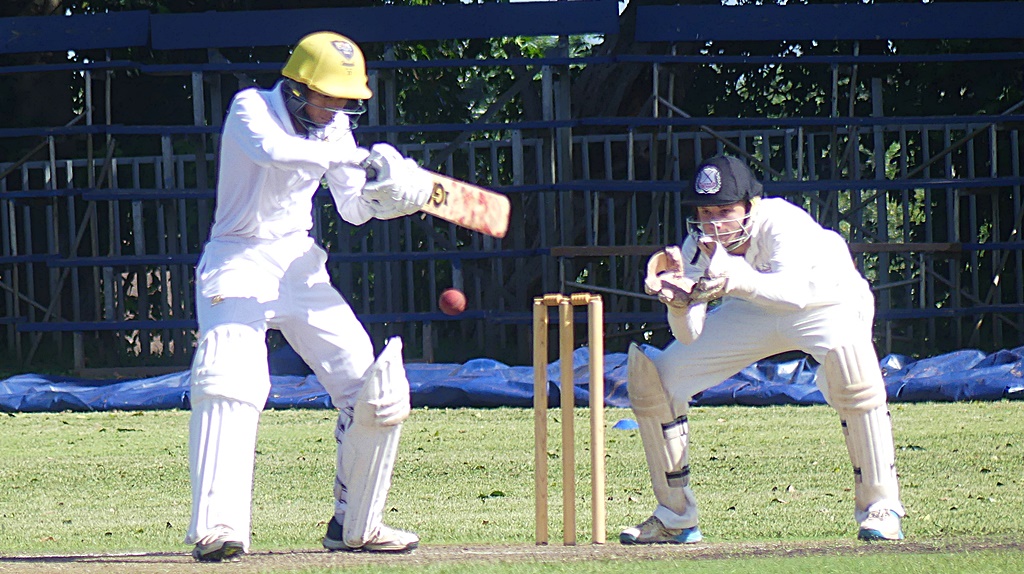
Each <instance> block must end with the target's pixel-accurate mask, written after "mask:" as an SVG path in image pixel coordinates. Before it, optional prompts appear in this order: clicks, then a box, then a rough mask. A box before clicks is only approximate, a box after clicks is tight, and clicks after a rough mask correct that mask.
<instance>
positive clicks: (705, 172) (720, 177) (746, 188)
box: [683, 155, 764, 206]
mask: <svg viewBox="0 0 1024 574" xmlns="http://www.w3.org/2000/svg"><path fill="white" fill-rule="evenodd" d="M763 189H764V188H763V187H762V186H761V182H759V181H757V178H755V177H754V174H753V172H751V171H750V168H749V167H747V164H746V163H744V162H743V161H742V160H740V159H737V158H735V157H731V156H724V155H717V156H715V157H713V158H711V159H708V160H705V161H704V163H702V164H700V167H698V168H697V174H696V175H695V176H694V177H693V187H692V188H691V190H690V192H689V193H687V194H686V196H685V197H684V198H683V201H684V203H686V204H688V205H698V206H700V205H727V204H730V203H736V202H737V201H744V200H750V199H752V198H754V197H759V196H760V195H761V192H762V191H763Z"/></svg>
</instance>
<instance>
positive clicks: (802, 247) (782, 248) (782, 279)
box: [668, 198, 870, 339]
mask: <svg viewBox="0 0 1024 574" xmlns="http://www.w3.org/2000/svg"><path fill="white" fill-rule="evenodd" d="M751 219H752V226H751V232H750V237H751V239H750V246H749V247H748V248H747V252H746V253H745V254H744V255H742V256H740V255H729V256H728V257H730V258H731V259H730V261H729V263H730V265H729V267H730V273H729V275H730V281H736V282H737V283H742V284H743V285H744V288H742V289H740V290H738V291H736V292H734V293H733V294H731V295H727V296H726V297H727V298H728V297H737V298H740V299H745V300H747V301H750V302H752V303H755V304H757V305H760V306H763V307H765V308H766V309H773V310H782V311H785V310H791V311H798V310H801V309H806V308H810V307H819V306H823V305H831V304H837V303H844V302H858V303H859V302H861V301H863V300H864V298H865V297H869V296H870V290H869V288H868V285H867V281H866V280H865V279H864V277H863V276H861V274H860V272H859V271H858V270H857V268H856V266H855V265H854V263H853V258H852V257H851V255H850V249H849V246H848V245H847V243H846V241H844V240H843V238H842V237H841V236H840V235H839V234H837V233H836V232H834V231H831V230H828V229H825V228H823V227H822V226H821V225H819V224H818V223H817V222H816V221H814V219H813V218H812V217H811V216H810V214H808V213H807V212H806V211H804V210H803V209H801V208H799V207H797V206H796V205H793V204H792V203H790V202H788V201H786V200H785V199H781V198H766V199H761V200H759V201H758V204H757V206H756V207H755V208H754V210H753V212H752V213H751ZM696 253H697V242H696V241H695V240H694V239H693V238H692V237H687V238H686V240H685V241H684V242H683V245H682V255H683V262H684V270H683V271H684V273H685V274H686V276H687V277H689V278H690V279H693V280H694V281H696V280H697V279H699V278H700V277H701V276H702V275H704V272H705V270H706V269H707V268H708V265H709V264H710V259H709V258H708V256H707V255H705V254H704V253H703V252H702V253H701V254H700V256H699V257H697V258H696V261H695V262H693V263H691V262H692V261H694V255H695V254H696ZM688 314H689V318H688ZM668 319H669V324H670V325H671V326H672V328H673V332H674V333H678V334H680V335H683V334H685V333H691V334H693V335H691V336H689V337H685V338H690V339H692V338H695V336H696V334H699V333H700V325H692V324H690V323H693V322H694V321H695V320H697V321H699V322H703V320H704V314H703V313H702V312H701V313H693V312H692V311H691V312H688V310H687V309H677V308H673V307H669V309H668ZM688 321H689V322H688Z"/></svg>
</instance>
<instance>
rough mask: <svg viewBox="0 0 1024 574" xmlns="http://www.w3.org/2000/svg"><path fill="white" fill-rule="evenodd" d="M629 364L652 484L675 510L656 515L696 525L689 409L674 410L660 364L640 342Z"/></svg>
mask: <svg viewBox="0 0 1024 574" xmlns="http://www.w3.org/2000/svg"><path fill="white" fill-rule="evenodd" d="M626 364H627V367H626V370H627V379H628V382H627V388H628V391H629V402H630V405H631V406H632V407H633V414H634V415H635V416H636V422H637V425H638V426H639V427H640V439H641V440H642V441H643V445H644V454H645V455H646V457H647V467H648V469H649V470H650V473H651V487H652V488H653V489H654V496H655V498H657V500H658V504H659V505H660V506H661V507H664V508H665V509H667V510H668V511H670V514H671V516H664V515H658V514H657V511H656V515H658V517H659V518H661V519H662V522H664V523H665V524H666V526H669V527H670V528H688V527H691V526H696V525H697V502H696V500H695V499H694V496H693V491H691V490H690V467H689V465H688V464H687V458H688V455H687V450H688V448H687V447H688V445H687V434H688V431H689V426H688V423H687V419H686V413H682V414H681V415H679V416H675V415H674V414H673V412H672V407H671V405H670V402H669V396H668V393H666V392H665V388H664V386H662V384H661V377H660V376H659V375H658V369H657V367H655V365H654V362H653V361H651V359H650V358H648V357H647V355H645V354H644V352H643V351H642V350H640V347H638V346H637V345H636V344H633V345H630V347H629V354H628V358H627V363H626Z"/></svg>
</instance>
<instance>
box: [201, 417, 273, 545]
mask: <svg viewBox="0 0 1024 574" xmlns="http://www.w3.org/2000/svg"><path fill="white" fill-rule="evenodd" d="M259 418H260V409H258V408H257V407H255V406H254V405H252V404H249V403H245V402H239V401H235V400H230V399H224V398H220V397H206V398H204V399H202V400H200V401H198V402H195V401H193V403H192V415H191V418H190V419H189V472H190V478H191V482H192V522H191V524H190V525H189V528H188V534H187V535H186V538H185V542H186V543H188V544H199V545H209V544H211V543H216V542H224V541H230V542H238V543H241V545H242V551H243V552H247V551H248V549H249V532H250V521H251V516H250V514H251V503H252V476H253V463H254V458H255V451H256V429H257V426H258V424H259Z"/></svg>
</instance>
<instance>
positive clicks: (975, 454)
mask: <svg viewBox="0 0 1024 574" xmlns="http://www.w3.org/2000/svg"><path fill="white" fill-rule="evenodd" d="M1021 406H1022V405H1021V404H1020V403H1016V402H993V403H945V404H898V403H897V404H894V405H892V413H893V419H894V425H895V435H896V441H895V442H896V448H897V464H898V468H899V472H900V477H901V486H902V489H903V490H902V496H903V500H904V503H905V504H906V506H907V509H908V516H907V518H906V520H905V521H904V530H905V532H906V534H907V537H908V544H911V543H915V542H922V541H923V542H927V543H928V544H931V545H933V546H935V547H936V548H937V550H936V551H929V552H912V551H911V552H907V553H884V554H881V555H880V554H877V553H873V552H868V553H862V552H858V551H857V549H858V548H861V547H866V546H868V545H861V544H860V543H857V542H855V541H854V540H853V538H854V536H855V533H856V527H855V525H854V523H853V519H852V509H853V493H852V489H851V487H852V472H851V469H850V466H849V460H848V458H847V455H846V451H845V447H844V446H843V442H842V434H841V431H840V428H839V423H838V418H837V417H836V415H835V413H834V411H832V410H831V409H830V408H828V407H825V406H815V407H757V408H755V407H702V408H695V409H692V411H691V413H690V429H691V453H690V464H691V468H692V481H691V484H692V486H693V487H694V489H695V491H696V493H697V497H698V500H699V502H700V511H701V530H702V531H703V532H704V535H705V538H706V543H707V544H706V545H704V548H705V553H706V552H707V551H708V550H707V549H710V550H711V551H712V553H714V551H715V549H721V553H722V554H723V556H724V557H731V558H732V559H728V560H725V559H714V556H712V557H711V558H709V559H707V560H695V561H693V563H692V565H693V567H692V568H691V567H690V565H688V566H687V568H688V570H689V571H691V572H745V571H749V570H750V569H753V568H755V566H756V568H757V569H758V570H760V571H764V572H792V571H807V572H848V571H849V572H854V571H856V572H863V571H872V570H879V569H882V568H885V569H886V570H888V571H889V572H920V571H931V572H1021V571H1024V554H1022V552H1021V551H1020V549H1019V548H1020V544H1019V543H1020V542H1021V541H1022V538H1021V534H1020V533H1021V532H1024V491H1022V482H1024V413H1022V411H1021ZM188 416H189V413H188V412H184V411H147V412H113V413H57V414H0V460H2V461H3V463H2V465H0V484H2V485H3V488H2V489H0V515H2V516H0V570H3V569H4V568H5V566H10V564H11V563H10V562H9V561H8V562H5V561H4V560H3V558H2V557H13V556H25V555H52V556H66V555H76V554H94V553H125V552H142V553H154V554H167V553H173V554H174V555H177V554H181V555H185V554H187V553H188V551H189V550H190V548H189V547H188V546H186V545H184V544H183V543H182V538H183V536H184V531H185V528H186V527H187V525H188V519H189V504H190V494H189V484H188V461H187V453H188V437H187V434H188V430H187V429H188ZM605 416H606V428H607V430H606V435H607V445H606V448H607V453H606V464H607V511H608V532H607V536H608V541H609V546H611V545H615V546H617V547H618V546H619V545H618V543H617V542H616V541H617V536H618V531H619V530H620V529H621V528H623V527H626V526H630V525H632V524H634V523H637V522H639V521H641V520H643V519H644V518H646V517H647V516H648V515H649V513H650V511H651V509H652V508H653V505H654V498H653V494H652V493H651V491H650V486H649V479H648V475H647V467H646V464H645V462H644V455H643V449H642V446H641V443H640V437H639V435H638V433H637V432H636V431H619V430H613V429H612V428H611V426H612V425H613V424H614V423H615V422H616V421H617V420H619V419H622V418H631V417H632V413H631V412H630V411H629V410H622V409H608V410H607V411H606V415H605ZM558 417H559V414H558V413H557V412H556V411H552V412H551V414H550V422H549V429H550V431H551V437H550V440H549V444H548V456H549V459H550V466H551V476H550V477H549V488H550V492H551V501H550V502H551V504H550V512H551V539H552V544H553V545H554V544H558V543H559V542H560V539H561V528H562V525H561V508H562V507H561V477H560V475H559V468H560V462H559V457H560V448H559V440H558V430H559V428H560V424H559V422H558ZM333 428H334V414H333V412H331V411H326V410H288V411H267V412H266V413H264V415H263V418H262V421H261V426H260V439H259V444H258V447H257V458H256V461H257V462H256V481H255V487H254V508H253V538H252V540H253V548H252V550H253V552H255V553H257V554H259V553H266V552H268V551H296V552H299V553H304V555H307V556H308V555H309V553H311V552H313V551H314V550H315V549H318V548H319V540H320V538H321V536H322V535H323V531H324V527H325V523H326V521H327V520H328V519H329V518H330V513H331V508H332V506H331V484H332V480H333V472H334V470H333V469H334V440H333V437H332V431H333ZM576 431H577V441H576V444H577V468H578V474H577V494H578V505H577V507H578V516H579V524H578V525H577V535H578V539H579V542H580V544H581V545H586V544H587V543H588V542H589V540H590V506H589V493H590V476H589V457H590V451H589V448H587V443H588V442H589V423H588V416H587V411H586V409H577V410H576ZM533 513H534V503H533V420H532V411H530V410H523V409H505V408H502V409H486V410H485V409H443V410H439V409H415V410H414V411H413V414H412V416H411V417H410V419H409V420H408V422H407V423H406V425H405V427H404V429H403V440H402V444H401V447H400V453H399V457H398V463H397V470H396V472H395V476H394V486H393V488H392V490H391V495H390V496H389V500H388V505H387V507H386V521H387V522H388V523H389V524H391V525H393V526H396V527H400V528H406V529H411V530H414V531H416V532H418V533H419V535H420V536H421V538H422V545H423V547H422V548H421V549H420V550H419V551H417V552H420V553H421V554H422V553H424V551H427V552H426V554H427V555H429V549H430V548H431V547H435V546H436V547H448V546H456V545H467V544H468V545H513V546H515V545H521V546H525V547H532V543H533V536H534V530H533V528H534V526H533V523H534V520H533ZM961 542H963V543H964V544H965V545H966V546H967V547H968V548H969V549H975V548H976V549H977V551H973V550H972V551H971V552H961V551H953V550H949V549H947V548H946V547H949V546H956V545H957V544H960V543H961ZM779 544H782V545H786V544H790V545H795V546H796V547H808V546H809V547H812V548H818V547H825V548H830V547H832V546H836V547H837V548H839V549H840V550H841V551H838V552H829V551H825V552H824V553H823V554H824V555H817V554H822V552H820V551H815V552H807V553H799V554H800V555H795V556H792V557H787V556H780V555H778V553H777V552H776V553H774V554H773V553H771V552H768V553H766V554H768V555H767V556H765V557H759V556H758V555H757V554H756V553H752V552H746V551H745V550H743V549H744V548H749V547H751V546H752V545H753V546H757V545H768V546H770V547H774V548H777V547H778V545H779ZM897 546H898V545H897ZM986 546H993V548H986ZM876 547H877V546H876ZM737 549H739V550H737ZM908 550H913V548H912V547H908ZM622 551H624V549H622V548H621V547H619V548H618V549H617V550H616V552H617V555H618V556H621V555H622V554H623V552H622ZM625 556H626V559H621V558H620V559H616V560H614V561H607V560H593V561H586V562H583V563H575V562H574V563H573V565H571V566H568V565H566V566H560V564H559V563H550V562H546V561H543V560H542V561H526V562H525V563H524V561H522V560H512V561H509V563H508V564H506V565H500V566H499V565H493V564H492V565H489V566H488V569H489V570H494V571H495V572H550V571H556V572H560V571H573V572H584V571H586V572H591V571H593V572H605V571H624V572H629V571H639V569H640V568H644V569H645V570H644V571H648V570H649V569H650V568H656V569H657V567H656V566H654V565H653V564H657V557H647V558H646V559H645V560H643V561H639V560H638V561H636V562H633V561H630V560H628V557H629V554H628V552H626V554H625ZM684 556H685V555H684ZM489 560H490V561H491V562H494V560H493V559H489ZM651 560H654V562H652V561H651ZM497 562H499V563H504V561H502V560H497ZM844 565H845V566H844ZM633 566H635V567H636V570H631V569H630V568H633ZM378 567H379V566H375V565H374V564H373V563H367V564H352V565H349V566H347V567H346V569H347V570H348V569H354V570H353V571H357V572H358V571H367V572H369V571H375V570H374V568H378ZM404 567H406V566H402V565H401V564H398V565H393V567H389V568H388V571H398V572H402V571H404V570H402V568H404ZM407 567H408V568H409V569H410V570H409V571H412V569H415V570H416V571H441V570H443V571H446V572H451V571H463V570H460V569H461V568H469V569H470V570H464V571H472V568H473V561H472V560H470V561H469V563H467V564H462V563H460V564H458V565H452V564H448V563H444V564H437V565H432V564H429V563H426V564H424V563H423V562H422V561H421V562H419V563H416V564H413V565H409V566H407ZM435 567H436V568H439V569H440V570H433V568H435ZM562 567H564V568H566V569H565V570H561V569H559V568H562ZM304 568H306V569H305V570H301V571H304V572H326V571H330V569H329V568H328V569H318V568H317V567H316V566H315V565H314V566H312V567H304ZM361 568H365V570H360V569H361ZM845 568H848V569H845ZM12 571H21V570H12ZM273 571H278V570H273Z"/></svg>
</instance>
